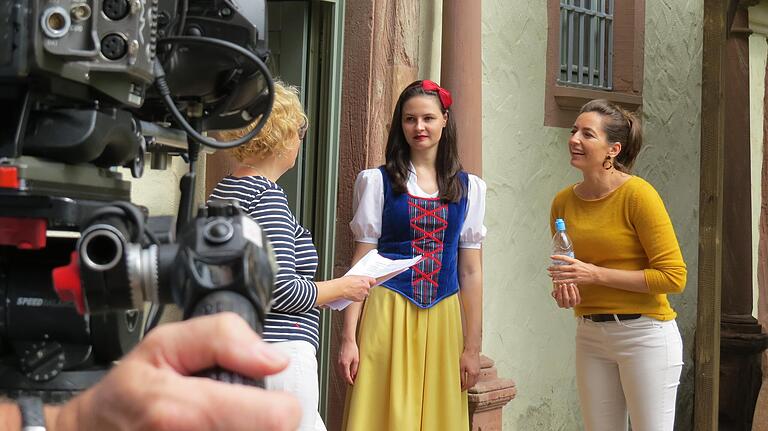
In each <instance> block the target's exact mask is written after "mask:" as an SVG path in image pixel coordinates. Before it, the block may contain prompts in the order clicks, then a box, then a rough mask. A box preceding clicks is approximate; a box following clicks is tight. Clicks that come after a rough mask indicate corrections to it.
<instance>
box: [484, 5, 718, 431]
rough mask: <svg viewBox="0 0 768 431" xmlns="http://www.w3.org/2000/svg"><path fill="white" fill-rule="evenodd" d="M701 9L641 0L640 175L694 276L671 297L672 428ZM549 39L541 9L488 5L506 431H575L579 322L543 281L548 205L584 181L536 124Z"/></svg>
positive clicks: (493, 294)
mask: <svg viewBox="0 0 768 431" xmlns="http://www.w3.org/2000/svg"><path fill="white" fill-rule="evenodd" d="M617 3H618V2H617ZM702 8H703V6H702V1H701V0H692V1H669V0H667V1H662V0H648V1H647V2H646V30H645V31H646V33H645V34H646V40H645V47H646V48H645V71H644V74H645V83H644V120H645V130H646V142H647V146H646V148H645V149H644V150H643V152H642V154H641V155H640V159H639V161H638V164H637V167H636V173H637V174H639V175H640V176H643V177H644V178H646V179H647V180H649V181H650V182H651V183H652V184H654V185H655V186H656V188H657V190H658V191H659V193H660V194H661V196H662V198H663V199H664V201H665V202H666V204H667V208H668V211H669V213H670V216H671V218H672V221H673V223H674V225H675V228H676V231H677V234H678V238H679V240H680V243H681V246H682V249H683V255H684V258H685V260H686V262H687V264H688V268H689V276H688V288H687V290H686V292H685V294H684V295H682V296H679V297H674V298H672V301H673V303H674V306H675V307H676V309H677V310H678V312H679V314H680V316H679V318H678V322H679V324H680V327H681V329H682V332H683V337H684V339H685V345H686V358H685V361H686V368H685V370H684V375H683V379H682V380H683V381H682V386H681V389H680V391H679V393H680V397H679V400H680V402H679V405H678V412H679V413H678V427H677V428H676V429H691V426H690V422H691V414H692V393H693V381H692V370H693V368H692V360H691V353H692V345H693V325H694V324H695V319H696V286H697V276H696V274H697V244H698V189H699V139H700V136H699V135H700V124H699V122H700V120H699V118H700V92H701V86H700V84H701V22H702ZM546 39H547V21H546V2H544V1H538V2H525V1H519V0H515V1H509V0H485V1H483V128H484V135H483V166H484V170H483V175H484V178H485V180H486V181H487V183H488V210H487V214H486V224H487V226H488V229H489V237H488V239H487V241H486V243H485V246H484V247H485V251H484V263H485V283H484V286H485V301H484V311H485V331H484V343H483V347H484V351H485V352H486V353H487V354H488V355H489V356H491V357H492V358H493V359H494V360H496V363H497V366H498V368H499V373H500V375H502V376H504V377H509V378H513V379H515V380H516V382H517V385H518V391H519V392H518V396H517V398H516V399H515V400H513V401H512V402H511V403H510V404H509V405H508V406H507V407H506V408H505V410H504V427H505V429H507V430H526V431H527V430H575V429H581V423H580V414H579V409H578V399H577V394H576V387H575V379H574V367H573V362H574V343H573V336H574V331H575V321H574V319H573V317H572V314H571V313H570V312H568V311H562V310H559V309H558V308H557V307H556V305H555V304H554V302H553V301H552V299H551V297H550V296H549V290H550V284H549V281H548V277H547V275H546V266H547V264H548V256H549V249H550V245H549V236H550V235H549V227H548V220H549V207H550V203H551V199H552V197H553V196H554V194H555V193H556V192H557V191H559V190H560V189H562V188H563V187H565V186H566V185H568V184H571V183H574V182H576V181H579V179H580V176H579V175H578V173H577V172H576V171H574V170H573V169H571V168H570V166H569V164H568V155H567V150H566V139H567V136H568V134H567V132H568V131H567V130H566V129H559V128H549V127H544V126H542V124H543V112H544V106H543V100H544V76H545V55H546ZM617 60H618V59H617Z"/></svg>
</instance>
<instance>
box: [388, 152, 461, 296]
mask: <svg viewBox="0 0 768 431" xmlns="http://www.w3.org/2000/svg"><path fill="white" fill-rule="evenodd" d="M379 170H380V171H381V175H382V178H383V183H384V210H383V215H382V225H381V237H380V238H379V243H378V251H379V254H381V255H382V256H384V257H387V258H390V259H409V258H412V257H414V256H418V255H422V256H423V259H422V260H421V261H420V262H419V263H417V264H416V265H414V266H412V267H411V268H410V269H408V270H407V271H405V272H403V273H402V274H399V275H397V276H396V277H394V278H392V279H390V280H388V281H386V282H385V283H384V284H383V286H385V287H387V288H389V289H392V290H394V291H396V292H398V293H400V294H401V295H403V296H405V297H406V298H408V299H409V300H410V301H411V302H413V303H414V304H416V305H417V306H419V307H421V308H429V307H431V306H433V305H435V304H436V303H438V302H439V301H440V300H441V299H443V298H446V297H448V296H450V295H453V294H454V293H456V292H458V290H459V277H458V268H457V264H458V256H459V236H460V234H461V228H462V226H463V224H464V218H465V216H466V213H467V193H466V191H467V190H468V187H469V185H468V181H469V179H468V175H467V173H466V172H463V171H462V172H459V174H458V175H459V179H460V181H461V183H462V185H463V186H464V196H463V197H462V198H461V200H459V202H455V203H453V202H450V203H446V202H444V201H442V200H441V199H440V198H422V197H418V196H413V195H411V194H409V193H400V194H398V193H395V192H394V191H393V190H392V183H391V181H390V179H389V175H388V174H387V171H386V169H384V167H380V168H379Z"/></svg>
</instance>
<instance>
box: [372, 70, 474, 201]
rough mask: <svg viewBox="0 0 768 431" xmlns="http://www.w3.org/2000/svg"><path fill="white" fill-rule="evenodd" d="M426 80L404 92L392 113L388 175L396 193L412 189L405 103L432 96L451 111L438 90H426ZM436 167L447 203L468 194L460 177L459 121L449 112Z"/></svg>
mask: <svg viewBox="0 0 768 431" xmlns="http://www.w3.org/2000/svg"><path fill="white" fill-rule="evenodd" d="M422 82H423V81H415V82H412V83H411V84H410V85H409V86H408V87H406V88H405V90H403V92H402V93H400V97H399V98H398V99H397V104H396V105H395V111H394V112H393V113H392V123H391V125H390V127H389V136H388V137H387V148H386V150H385V151H384V153H385V159H386V165H385V166H386V170H387V174H389V178H390V179H391V180H392V189H393V190H394V191H395V192H396V193H405V192H407V191H408V190H407V187H406V184H407V182H408V164H409V162H410V161H411V148H410V147H409V146H408V142H407V141H406V139H405V133H404V132H403V123H402V118H403V105H404V104H405V102H407V101H408V100H410V99H411V98H412V97H415V96H432V97H434V98H435V102H437V104H438V106H440V111H441V112H442V113H443V114H445V113H446V112H448V110H447V109H445V108H444V107H443V104H442V102H441V101H440V99H439V97H438V94H437V91H429V90H425V89H424V87H423V86H422ZM435 170H436V171H437V188H438V190H439V193H440V199H442V200H443V201H446V202H458V201H459V200H461V198H462V197H463V196H464V195H465V194H466V190H464V185H463V184H462V183H461V181H460V180H459V175H458V174H459V172H460V171H461V163H459V151H458V149H457V147H456V122H455V121H454V119H453V116H452V115H448V122H447V123H446V125H445V128H444V129H443V133H442V135H441V136H440V143H439V144H438V147H437V160H435Z"/></svg>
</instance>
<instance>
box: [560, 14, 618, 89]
mask: <svg viewBox="0 0 768 431" xmlns="http://www.w3.org/2000/svg"><path fill="white" fill-rule="evenodd" d="M613 15H614V0H560V75H559V77H558V80H557V82H558V84H560V85H567V86H577V87H584V88H593V89H599V90H612V89H613Z"/></svg>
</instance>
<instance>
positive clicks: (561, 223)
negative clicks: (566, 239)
mask: <svg viewBox="0 0 768 431" xmlns="http://www.w3.org/2000/svg"><path fill="white" fill-rule="evenodd" d="M555 229H556V230H557V231H558V232H563V231H564V230H565V220H563V219H561V218H559V219H556V220H555Z"/></svg>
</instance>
